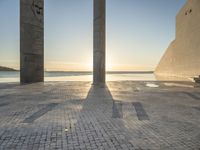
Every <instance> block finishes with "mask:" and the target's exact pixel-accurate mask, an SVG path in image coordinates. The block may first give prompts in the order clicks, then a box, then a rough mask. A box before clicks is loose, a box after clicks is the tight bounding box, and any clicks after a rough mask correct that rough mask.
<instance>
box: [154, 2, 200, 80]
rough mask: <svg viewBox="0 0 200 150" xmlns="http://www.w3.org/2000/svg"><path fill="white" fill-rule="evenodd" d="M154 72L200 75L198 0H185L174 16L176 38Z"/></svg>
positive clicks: (178, 75) (161, 74)
mask: <svg viewBox="0 0 200 150" xmlns="http://www.w3.org/2000/svg"><path fill="white" fill-rule="evenodd" d="M155 74H156V75H158V76H176V77H184V78H188V77H194V76H198V75H200V0H187V2H186V4H185V5H184V6H183V7H182V9H181V10H180V12H179V13H178V15H177V16H176V38H175V40H174V41H172V42H171V44H170V45H169V47H168V48H167V50H166V52H165V54H164V56H163V57H162V58H161V60H160V62H159V64H158V66H157V68H156V70H155Z"/></svg>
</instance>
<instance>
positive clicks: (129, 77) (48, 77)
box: [0, 71, 191, 87]
mask: <svg viewBox="0 0 200 150" xmlns="http://www.w3.org/2000/svg"><path fill="white" fill-rule="evenodd" d="M19 76H20V73H19V71H0V82H19ZM106 80H107V81H191V80H190V79H185V78H174V77H173V78H172V77H171V78H169V77H167V78H166V77H164V78H163V77H160V76H154V74H153V73H151V72H146V73H145V72H139V73H138V72H108V73H107V75H106ZM45 81H92V72H45ZM146 86H149V87H157V85H153V84H147V85H146Z"/></svg>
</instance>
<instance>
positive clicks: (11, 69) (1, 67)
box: [0, 66, 17, 71]
mask: <svg viewBox="0 0 200 150" xmlns="http://www.w3.org/2000/svg"><path fill="white" fill-rule="evenodd" d="M0 71H17V70H15V69H13V68H8V67H3V66H0Z"/></svg>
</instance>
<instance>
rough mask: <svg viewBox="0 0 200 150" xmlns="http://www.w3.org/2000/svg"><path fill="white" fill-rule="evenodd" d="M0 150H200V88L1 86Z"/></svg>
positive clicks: (129, 84)
mask: <svg viewBox="0 0 200 150" xmlns="http://www.w3.org/2000/svg"><path fill="white" fill-rule="evenodd" d="M157 86H159V87H157ZM0 149H1V150H4V149H5V150H44V149H45V150H49V149H52V150H57V149H64V150H72V149H73V150H96V149H99V150H104V149H105V150H115V149H118V150H174V149H179V150H200V88H199V87H198V86H194V85H193V83H184V82H176V83H172V82H130V81H123V82H108V83H107V87H94V86H91V83H90V82H45V83H37V84H31V85H19V84H14V83H12V84H0Z"/></svg>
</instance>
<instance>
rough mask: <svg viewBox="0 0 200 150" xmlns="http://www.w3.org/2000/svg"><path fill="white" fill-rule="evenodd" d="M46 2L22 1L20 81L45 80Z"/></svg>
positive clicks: (41, 0) (36, 0)
mask: <svg viewBox="0 0 200 150" xmlns="http://www.w3.org/2000/svg"><path fill="white" fill-rule="evenodd" d="M43 8H44V0H20V80H21V83H33V82H42V81H43V80H44V9H43Z"/></svg>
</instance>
